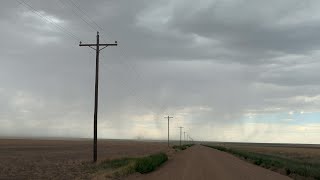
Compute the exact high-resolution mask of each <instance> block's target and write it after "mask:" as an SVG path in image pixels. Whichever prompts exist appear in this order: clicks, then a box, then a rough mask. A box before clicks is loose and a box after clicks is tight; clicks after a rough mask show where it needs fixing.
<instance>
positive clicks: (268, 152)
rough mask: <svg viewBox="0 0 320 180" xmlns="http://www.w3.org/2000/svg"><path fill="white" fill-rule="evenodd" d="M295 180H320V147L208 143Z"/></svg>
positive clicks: (307, 145) (309, 145)
mask: <svg viewBox="0 0 320 180" xmlns="http://www.w3.org/2000/svg"><path fill="white" fill-rule="evenodd" d="M207 144H208V145H209V146H212V147H213V148H215V149H219V150H221V151H225V152H229V153H231V154H234V155H236V156H238V157H240V158H242V159H245V160H247V161H249V162H251V163H254V164H256V165H259V166H262V167H265V168H268V169H271V170H273V171H276V172H279V173H281V174H285V175H288V176H290V177H292V178H294V179H320V146H319V145H311V144H264V143H207Z"/></svg>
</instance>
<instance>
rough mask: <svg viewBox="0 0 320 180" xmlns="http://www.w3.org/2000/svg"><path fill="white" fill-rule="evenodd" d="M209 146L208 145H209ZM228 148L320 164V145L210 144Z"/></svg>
mask: <svg viewBox="0 0 320 180" xmlns="http://www.w3.org/2000/svg"><path fill="white" fill-rule="evenodd" d="M209 144H210V143H209ZM211 144H216V145H222V146H225V147H229V148H235V149H239V150H244V151H249V152H256V153H262V154H269V155H275V156H281V157H286V158H290V159H297V160H302V161H308V162H312V163H319V164H320V145H310V144H308V145H303V144H302V145H299V144H259V143H252V144H251V143H243V144H242V143H211Z"/></svg>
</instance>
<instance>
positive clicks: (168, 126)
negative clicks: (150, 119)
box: [164, 116, 173, 147]
mask: <svg viewBox="0 0 320 180" xmlns="http://www.w3.org/2000/svg"><path fill="white" fill-rule="evenodd" d="M164 118H168V147H169V146H170V142H169V121H170V118H173V117H170V116H168V117H164Z"/></svg>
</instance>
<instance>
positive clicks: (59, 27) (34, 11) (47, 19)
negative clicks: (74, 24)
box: [16, 0, 81, 41]
mask: <svg viewBox="0 0 320 180" xmlns="http://www.w3.org/2000/svg"><path fill="white" fill-rule="evenodd" d="M16 1H17V2H18V3H19V4H21V5H23V6H24V7H26V8H27V9H29V10H30V11H32V12H33V13H34V14H36V15H38V16H39V17H41V18H42V20H44V21H47V22H49V23H50V24H52V25H54V26H56V28H58V29H60V30H61V31H63V32H64V33H66V34H67V35H68V36H70V37H71V38H73V39H75V40H77V41H80V40H81V39H80V38H79V37H78V36H77V35H75V34H74V33H72V32H71V31H70V30H68V29H66V28H64V27H63V26H60V25H59V24H57V23H55V22H54V21H53V20H52V19H50V18H49V17H46V16H44V15H42V13H41V12H39V11H38V10H37V9H36V8H34V7H33V6H31V5H30V4H28V3H27V2H25V1H24V0H16Z"/></svg>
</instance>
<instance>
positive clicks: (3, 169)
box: [0, 139, 167, 179]
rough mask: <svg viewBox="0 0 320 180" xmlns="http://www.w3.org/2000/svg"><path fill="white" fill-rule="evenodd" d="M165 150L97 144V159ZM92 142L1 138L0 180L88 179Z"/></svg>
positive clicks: (131, 143) (151, 146) (115, 142)
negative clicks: (86, 167) (86, 168)
mask: <svg viewBox="0 0 320 180" xmlns="http://www.w3.org/2000/svg"><path fill="white" fill-rule="evenodd" d="M166 150H167V144H166V143H161V142H141V141H122V140H100V141H98V160H99V161H102V160H107V159H115V158H121V157H140V156H145V155H149V154H153V153H157V152H161V151H166ZM91 162H92V140H31V139H0V179H88V178H89V177H90V175H89V174H88V173H87V172H86V171H85V170H84V168H83V167H84V165H85V164H88V163H91Z"/></svg>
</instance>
